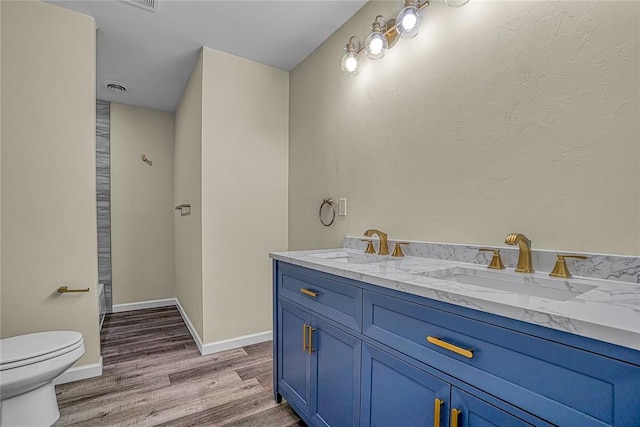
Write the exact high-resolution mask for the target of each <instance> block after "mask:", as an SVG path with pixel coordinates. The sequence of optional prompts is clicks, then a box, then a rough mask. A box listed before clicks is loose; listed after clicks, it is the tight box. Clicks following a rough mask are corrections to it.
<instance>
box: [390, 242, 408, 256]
mask: <svg viewBox="0 0 640 427" xmlns="http://www.w3.org/2000/svg"><path fill="white" fill-rule="evenodd" d="M408 244H409V242H396V246H395V248H393V253H392V254H391V256H392V257H396V258H402V257H403V256H404V254H403V253H402V246H401V245H408Z"/></svg>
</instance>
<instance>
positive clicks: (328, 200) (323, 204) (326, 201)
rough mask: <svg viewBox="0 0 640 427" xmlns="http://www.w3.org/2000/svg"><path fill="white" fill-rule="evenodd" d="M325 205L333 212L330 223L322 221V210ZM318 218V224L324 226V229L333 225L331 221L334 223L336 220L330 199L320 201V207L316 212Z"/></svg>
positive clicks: (334, 208) (334, 209)
mask: <svg viewBox="0 0 640 427" xmlns="http://www.w3.org/2000/svg"><path fill="white" fill-rule="evenodd" d="M325 205H329V206H331V210H332V212H333V215H331V221H329V222H325V221H324V220H323V219H322V209H323V208H324V206H325ZM318 217H319V218H320V222H321V223H322V225H324V226H325V227H329V226H330V225H331V224H333V221H335V219H336V207H335V206H334V204H333V199H332V198H328V199H324V200H323V201H322V204H321V205H320V210H319V211H318Z"/></svg>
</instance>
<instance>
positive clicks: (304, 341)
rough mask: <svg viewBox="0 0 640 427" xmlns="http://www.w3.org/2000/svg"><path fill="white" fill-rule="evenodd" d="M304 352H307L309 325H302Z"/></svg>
mask: <svg viewBox="0 0 640 427" xmlns="http://www.w3.org/2000/svg"><path fill="white" fill-rule="evenodd" d="M302 351H304V352H305V353H306V352H307V324H306V323H304V324H303V325H302Z"/></svg>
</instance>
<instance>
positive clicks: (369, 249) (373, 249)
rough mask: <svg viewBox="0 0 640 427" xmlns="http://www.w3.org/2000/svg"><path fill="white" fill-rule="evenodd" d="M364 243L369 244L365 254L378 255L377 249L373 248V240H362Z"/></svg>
mask: <svg viewBox="0 0 640 427" xmlns="http://www.w3.org/2000/svg"><path fill="white" fill-rule="evenodd" d="M360 240H362V241H363V242H368V243H367V249H365V250H364V253H365V254H375V253H376V248H374V247H373V240H371V239H360Z"/></svg>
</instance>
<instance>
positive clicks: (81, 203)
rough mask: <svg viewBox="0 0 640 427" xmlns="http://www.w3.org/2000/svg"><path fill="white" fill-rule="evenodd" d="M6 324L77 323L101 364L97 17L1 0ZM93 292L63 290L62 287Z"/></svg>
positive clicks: (6, 329) (10, 330) (13, 328)
mask: <svg viewBox="0 0 640 427" xmlns="http://www.w3.org/2000/svg"><path fill="white" fill-rule="evenodd" d="M0 7H1V8H2V89H3V91H2V102H1V103H2V124H3V126H2V142H3V145H2V151H3V153H2V154H3V156H2V192H1V194H2V225H1V228H2V289H1V293H2V307H1V310H0V311H1V315H0V316H1V318H2V330H1V336H2V337H8V336H13V335H18V334H25V333H30V332H37V331H48V330H56V329H62V330H64V329H71V330H78V331H80V332H82V334H83V335H84V341H85V347H86V353H85V355H84V356H83V357H82V358H81V359H80V361H79V362H78V363H77V364H78V365H84V364H89V363H97V362H98V360H99V357H100V341H99V331H98V306H97V296H96V287H97V283H98V265H97V260H98V254H97V242H96V197H95V195H96V164H95V150H96V148H95V138H96V120H95V113H96V105H95V92H96V86H95V75H96V70H95V34H96V27H95V21H94V19H93V18H91V17H89V16H85V15H81V14H79V13H76V12H72V11H70V10H67V9H63V8H60V7H57V6H52V5H49V4H45V3H41V2H31V1H29V2H25V1H19V2H11V1H2V2H1V6H0ZM63 284H66V285H68V286H69V287H71V288H84V287H88V288H89V289H90V292H88V293H81V294H72V295H60V294H58V293H57V292H56V289H57V288H58V286H60V285H63Z"/></svg>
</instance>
